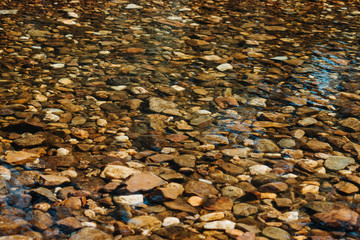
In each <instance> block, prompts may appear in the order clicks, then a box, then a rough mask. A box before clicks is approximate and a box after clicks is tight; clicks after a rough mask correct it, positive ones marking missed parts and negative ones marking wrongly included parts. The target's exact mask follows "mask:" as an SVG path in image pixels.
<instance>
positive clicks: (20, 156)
mask: <svg viewBox="0 0 360 240" xmlns="http://www.w3.org/2000/svg"><path fill="white" fill-rule="evenodd" d="M38 157H40V156H39V155H38V154H35V153H29V152H24V151H8V152H7V153H6V155H5V162H6V163H9V164H11V165H22V164H25V163H29V162H33V161H35V160H36V159H37V158H38Z"/></svg>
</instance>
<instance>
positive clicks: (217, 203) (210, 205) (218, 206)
mask: <svg viewBox="0 0 360 240" xmlns="http://www.w3.org/2000/svg"><path fill="white" fill-rule="evenodd" d="M233 205H234V202H233V200H231V199H230V198H227V197H219V198H210V199H207V200H206V201H205V204H204V208H205V209H206V210H210V211H231V209H232V207H233Z"/></svg>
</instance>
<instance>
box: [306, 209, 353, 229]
mask: <svg viewBox="0 0 360 240" xmlns="http://www.w3.org/2000/svg"><path fill="white" fill-rule="evenodd" d="M312 219H313V220H314V221H315V222H317V223H319V224H321V225H322V226H325V227H329V228H336V229H341V230H353V229H357V228H358V227H359V214H358V213H357V212H354V211H352V210H350V209H339V210H331V211H327V212H324V213H316V214H314V215H313V216H312Z"/></svg>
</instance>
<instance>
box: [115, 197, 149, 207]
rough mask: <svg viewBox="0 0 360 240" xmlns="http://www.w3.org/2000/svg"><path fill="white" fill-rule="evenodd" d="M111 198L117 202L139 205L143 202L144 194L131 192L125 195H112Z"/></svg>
mask: <svg viewBox="0 0 360 240" xmlns="http://www.w3.org/2000/svg"><path fill="white" fill-rule="evenodd" d="M113 200H114V202H115V203H117V204H121V203H125V204H128V205H130V206H139V205H143V204H144V195H142V194H132V195H125V196H114V197H113Z"/></svg>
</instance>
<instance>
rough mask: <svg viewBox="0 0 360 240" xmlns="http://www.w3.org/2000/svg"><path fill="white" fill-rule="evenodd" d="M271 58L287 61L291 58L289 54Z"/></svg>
mask: <svg viewBox="0 0 360 240" xmlns="http://www.w3.org/2000/svg"><path fill="white" fill-rule="evenodd" d="M270 59H271V60H277V61H286V60H288V59H289V58H288V57H287V56H277V57H273V58H270Z"/></svg>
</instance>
